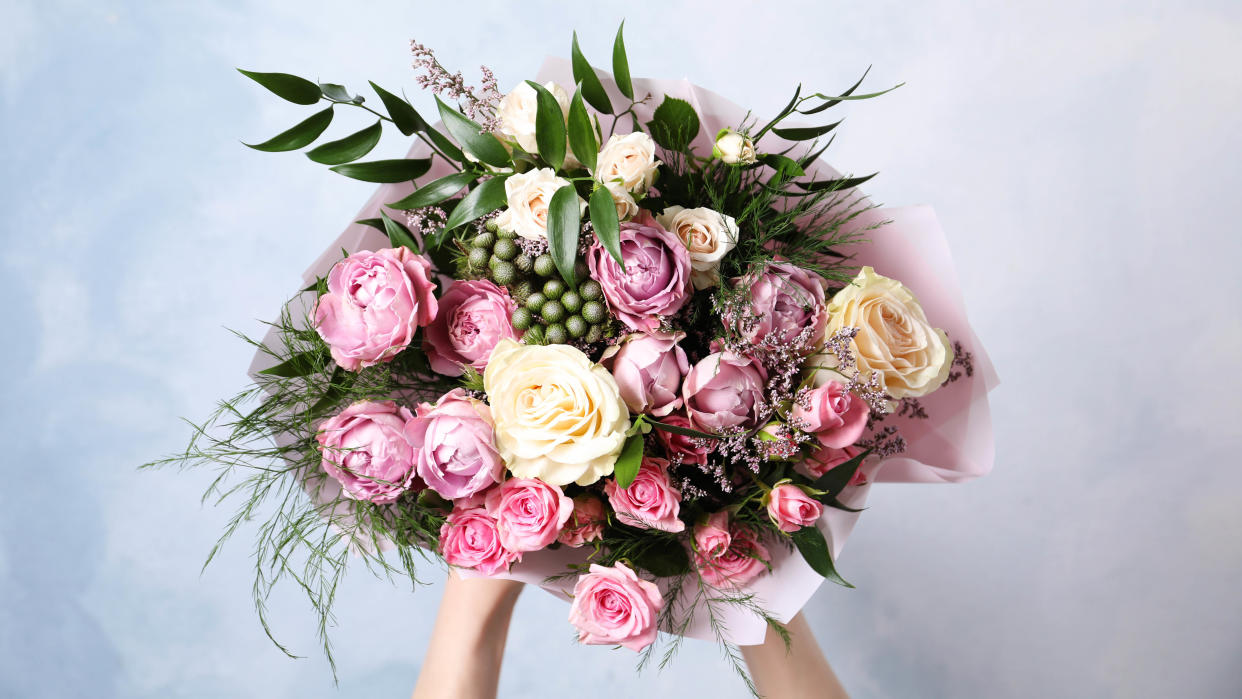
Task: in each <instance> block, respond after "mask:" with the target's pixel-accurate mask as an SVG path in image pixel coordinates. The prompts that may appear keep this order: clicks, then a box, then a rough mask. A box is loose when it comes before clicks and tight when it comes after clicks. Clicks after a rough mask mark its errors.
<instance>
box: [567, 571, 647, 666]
mask: <svg viewBox="0 0 1242 699" xmlns="http://www.w3.org/2000/svg"><path fill="white" fill-rule="evenodd" d="M663 608H664V596H663V595H661V594H660V588H658V587H656V586H655V583H652V582H649V581H647V580H643V579H641V578H639V577H638V575H637V574H635V573H634V571H633V570H632V569H631V568H629V567H628V566H626V565H625V564H624V563H617V564H615V565H613V566H612V567H604V566H601V565H598V564H595V563H592V564H591V568H590V572H588V573H587V574H585V575H582V576H580V577H579V578H578V583H577V584H576V585H574V601H573V605H572V606H570V608H569V621H570V623H572V624H573V625H574V626H575V627H576V628H577V629H578V642H579V643H584V644H587V645H603V646H611V645H622V646H625V647H626V648H629V649H630V650H633V651H640V650H642V649H644V648H646V647H647V646H649V645H651V644H652V643H654V642H655V639H656V630H657V629H656V625H657V621H658V620H659V615H660V610H661V609H663Z"/></svg>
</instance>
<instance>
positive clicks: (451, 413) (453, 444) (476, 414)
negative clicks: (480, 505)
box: [405, 388, 505, 500]
mask: <svg viewBox="0 0 1242 699" xmlns="http://www.w3.org/2000/svg"><path fill="white" fill-rule="evenodd" d="M405 437H406V439H407V440H409V442H410V446H411V447H413V449H414V467H415V469H416V470H417V472H418V476H419V478H422V479H423V481H424V482H426V483H427V487H429V488H431V489H432V490H434V491H436V492H437V493H439V494H440V495H441V496H443V497H445V498H447V499H449V500H457V499H459V498H464V497H467V496H469V495H472V494H474V493H477V492H479V491H481V490H483V489H485V488H487V487H489V486H491V485H494V484H496V483H499V482H500V481H501V479H502V478H503V477H504V471H505V465H504V462H503V461H501V459H500V454H499V453H497V452H496V445H495V442H494V440H493V435H492V412H491V409H490V408H488V407H487V404H486V403H484V402H482V401H479V400H475V399H474V398H471V397H470V396H468V395H466V391H465V390H464V389H461V388H455V389H453V390H451V391H449V392H448V393H445V394H444V395H443V396H441V397H440V400H438V401H436V404H435V405H428V404H427V403H423V404H422V405H420V406H418V411H417V413H416V415H415V416H414V418H413V419H412V420H410V421H409V422H407V423H405Z"/></svg>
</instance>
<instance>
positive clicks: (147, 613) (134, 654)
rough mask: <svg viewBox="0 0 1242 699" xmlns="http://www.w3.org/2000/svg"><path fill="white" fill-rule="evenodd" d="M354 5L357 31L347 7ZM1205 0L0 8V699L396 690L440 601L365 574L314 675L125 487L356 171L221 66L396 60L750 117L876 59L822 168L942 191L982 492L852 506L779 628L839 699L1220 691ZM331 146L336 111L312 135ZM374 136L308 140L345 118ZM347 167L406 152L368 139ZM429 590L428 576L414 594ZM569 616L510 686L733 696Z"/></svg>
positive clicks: (519, 645)
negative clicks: (986, 396) (825, 661)
mask: <svg viewBox="0 0 1242 699" xmlns="http://www.w3.org/2000/svg"><path fill="white" fill-rule="evenodd" d="M350 5H356V6H357V7H356V9H347V8H348V6H350ZM1240 9H1242V6H1239V5H1238V4H1237V3H1235V2H1227V1H1221V2H1215V3H1213V2H1177V3H1173V2H1134V1H1132V0H1131V1H1128V2H1113V1H1108V0H1090V1H1086V2H1082V1H1079V2H1061V1H1059V0H1052V1H1049V2H1026V1H1024V2H1018V3H960V2H953V1H952V0H940V1H937V2H908V1H904V0H903V1H890V0H873V1H871V2H865V3H858V2H837V1H833V2H822V3H821V2H815V3H810V2H808V3H805V4H804V5H802V6H800V5H798V4H796V3H789V2H773V1H767V2H762V3H743V2H728V3H726V2H714V3H706V2H705V3H699V4H695V3H688V2H660V3H624V4H615V3H614V4H612V5H608V6H606V7H601V6H600V4H599V3H585V2H576V3H565V4H563V5H562V4H557V3H550V2H521V3H484V2H459V3H424V2H417V3H416V2H372V3H365V4H364V3H340V2H326V1H309V0H298V1H296V2H294V1H275V0H272V1H266V2H259V1H255V2H239V1H236V0H232V1H229V2H212V3H208V2H203V3H197V4H193V3H182V2H160V3H156V2H148V3H140V2H109V1H108V0H96V1H93V2H66V1H63V0H59V1H47V0H0V97H2V103H3V107H2V111H0V126H2V127H3V128H0V134H2V136H0V138H2V139H3V141H2V142H3V149H2V150H0V160H2V162H3V166H2V167H3V170H2V172H3V175H2V176H0V211H2V212H3V214H0V215H2V216H3V220H4V222H5V224H4V228H3V230H4V240H3V245H2V246H0V263H2V269H3V290H4V294H3V299H4V301H3V309H4V310H3V328H4V330H3V336H4V340H3V343H2V345H0V347H2V349H0V352H2V353H3V354H2V359H3V363H2V364H0V366H3V373H2V376H3V386H4V388H3V396H4V400H3V403H2V404H0V430H2V431H3V437H4V449H3V454H4V456H3V457H2V458H0V461H2V462H3V465H4V475H5V478H4V480H3V483H2V485H0V535H2V537H3V538H2V541H0V599H2V600H3V602H2V603H0V696H4V697H112V696H124V697H161V698H163V697H265V698H266V697H307V696H337V695H339V696H346V697H382V696H393V697H399V696H406V695H407V694H408V692H409V690H410V688H411V687H412V686H413V683H414V679H415V677H416V675H417V672H418V666H419V662H420V659H421V657H422V654H423V652H424V650H425V644H426V639H427V635H428V633H429V628H430V621H431V619H432V615H433V614H434V611H435V608H436V602H437V599H438V596H439V589H438V587H437V586H431V587H428V588H424V589H420V590H418V591H417V592H416V593H413V594H411V593H410V592H409V590H408V589H406V588H402V587H399V586H392V585H390V584H388V583H385V582H380V581H376V580H373V579H371V578H369V577H368V576H367V575H366V574H365V573H364V572H360V571H359V572H356V574H355V575H353V576H352V577H350V578H349V580H348V583H347V585H346V588H345V589H344V590H343V591H342V594H341V596H340V599H341V603H340V605H339V609H338V614H339V620H340V623H339V626H338V627H337V629H336V630H335V639H336V642H337V644H338V647H339V649H340V661H341V684H340V689H339V692H337V691H334V690H333V689H332V687H331V684H330V682H331V680H330V676H329V673H328V671H327V668H326V664H325V663H324V661H323V660H322V658H321V657H320V656H319V655H318V654H317V652H316V648H315V641H314V638H313V631H312V628H311V624H310V612H309V610H308V609H307V608H306V607H305V605H304V603H303V602H302V600H301V598H300V596H299V595H298V594H297V593H296V592H295V591H294V590H293V589H288V588H286V589H285V590H284V591H283V592H281V593H278V594H277V596H276V598H275V603H274V617H275V624H276V627H277V629H278V631H279V632H280V633H281V634H282V635H283V636H282V637H283V638H284V639H285V640H286V641H287V642H288V643H289V644H290V645H291V646H292V647H293V648H295V649H297V650H299V651H301V652H303V653H304V654H306V655H308V656H309V657H308V659H306V660H301V661H292V660H286V659H285V658H283V656H282V655H281V654H280V653H279V652H278V651H277V650H276V649H275V648H274V647H273V646H272V645H271V644H270V643H269V642H268V641H267V640H266V638H265V637H264V635H263V632H262V630H261V629H260V627H259V625H258V623H257V621H256V619H255V617H254V614H253V612H252V610H251V608H250V603H249V584H250V572H249V564H250V560H249V557H248V553H249V550H248V548H247V546H246V541H245V538H244V533H243V537H242V538H241V539H239V540H238V541H237V543H236V545H234V546H232V547H230V548H228V549H226V550H225V553H224V554H223V556H222V558H220V560H219V561H218V563H217V564H213V566H212V567H211V568H209V569H208V570H207V571H206V572H205V573H203V574H202V575H200V574H199V565H200V563H201V562H202V559H203V556H204V554H205V553H206V552H207V550H208V548H209V547H210V545H211V543H212V541H213V540H214V537H215V536H216V534H217V532H218V531H219V530H220V528H221V526H222V525H223V523H224V520H225V517H226V515H227V512H226V511H225V510H221V509H213V508H210V507H200V506H199V504H198V495H199V493H200V492H201V491H202V489H203V488H204V486H205V485H206V483H207V481H208V478H209V476H208V474H206V473H185V474H179V473H175V472H161V473H144V474H139V473H137V472H136V471H135V466H136V465H137V464H139V463H141V462H143V461H144V460H146V459H148V458H151V457H154V456H157V455H160V454H164V453H167V452H170V451H172V450H174V449H176V448H177V447H179V446H180V445H182V444H183V442H184V439H185V437H186V436H187V430H186V428H185V427H184V426H183V425H182V424H181V423H179V422H178V420H177V418H176V416H179V415H185V416H187V417H191V418H200V417H201V416H203V415H205V414H206V412H207V411H208V410H209V408H210V406H211V405H212V402H213V400H214V399H216V398H219V397H222V396H224V395H226V394H229V393H231V392H232V391H234V390H236V389H238V388H240V387H241V386H242V384H243V383H244V381H245V376H244V369H245V367H246V364H247V361H248V360H249V356H250V351H249V349H248V348H247V347H246V346H245V345H243V344H242V343H240V342H239V341H236V340H235V339H234V338H232V337H231V336H230V335H229V334H228V333H227V332H225V330H224V329H223V327H224V326H229V327H232V328H236V329H238V330H241V331H244V332H247V333H251V334H254V333H258V332H259V331H260V329H261V326H260V323H259V320H258V319H266V318H268V317H270V316H271V315H272V314H273V312H274V311H275V309H276V308H277V307H278V305H279V304H280V302H281V301H282V300H283V299H284V298H285V296H286V295H287V294H288V293H289V292H290V291H291V290H293V289H294V288H296V285H297V284H298V280H299V277H298V275H299V274H300V273H301V272H302V270H303V268H304V267H305V266H306V265H307V264H309V263H310V261H311V260H312V258H313V256H314V255H316V254H318V252H319V251H320V250H322V249H323V248H324V246H325V245H326V244H327V243H328V242H329V241H331V240H332V239H333V238H334V237H335V236H336V235H337V233H338V232H339V230H340V229H341V227H342V226H343V225H344V224H345V223H346V222H347V221H348V220H350V217H351V216H352V215H353V214H354V212H355V211H356V210H357V208H358V207H359V206H360V205H361V204H362V202H363V201H364V200H365V199H366V198H367V196H368V195H369V194H370V192H371V190H372V187H371V186H370V185H366V184H362V183H356V182H352V181H349V180H346V179H344V178H341V177H338V176H336V175H333V174H332V173H330V172H327V171H326V170H325V169H324V168H322V167H320V166H318V165H315V164H313V163H310V162H309V161H307V160H306V159H305V158H303V157H302V156H301V155H298V154H283V155H269V154H263V153H258V152H254V151H251V150H248V149H246V148H244V147H243V146H241V145H240V144H239V143H238V141H239V140H241V139H245V140H249V141H252V142H253V141H255V140H260V139H263V138H266V137H267V136H269V135H271V134H273V133H276V132H277V131H280V130H282V129H284V128H285V127H287V126H289V125H290V124H292V123H293V122H294V121H296V120H298V119H300V118H301V117H302V116H303V115H304V114H306V113H307V111H308V109H307V108H300V107H297V106H294V105H290V104H285V103H282V102H280V101H279V100H277V99H275V98H274V97H272V96H271V95H269V94H267V93H265V92H264V91H263V90H262V89H261V88H259V87H257V86H256V85H254V84H252V83H250V82H249V81H247V80H245V79H244V78H242V77H241V76H239V75H238V74H237V73H236V72H234V71H233V67H234V66H241V67H246V68H251V69H258V70H279V71H288V72H292V73H297V74H302V75H307V76H310V77H318V78H321V79H324V80H333V81H338V82H344V83H345V84H347V85H349V86H351V87H355V88H357V87H360V86H364V85H365V82H364V81H365V80H366V79H368V78H370V79H374V80H376V81H377V82H379V83H380V84H382V85H385V86H388V87H390V88H391V89H398V88H401V87H404V88H405V89H406V90H407V92H409V93H410V94H411V95H418V96H417V98H416V99H417V102H416V103H417V105H418V106H419V107H420V108H423V109H424V111H425V113H426V112H430V111H432V110H431V109H430V108H429V104H430V100H429V98H428V97H427V96H425V95H422V94H421V93H418V92H417V90H416V88H415V87H414V85H413V80H412V75H411V72H410V70H409V67H408V65H409V59H408V54H407V41H408V40H409V39H410V38H414V37H417V38H418V39H420V40H421V41H423V42H424V43H427V44H429V45H431V46H433V47H435V48H436V49H437V50H438V52H439V55H440V57H441V59H442V60H443V62H444V63H445V64H446V65H448V66H453V67H460V68H461V69H463V70H464V71H465V72H466V74H467V75H468V76H469V77H470V78H471V79H472V80H473V79H475V77H476V76H477V73H475V72H474V71H475V67H476V66H477V65H478V64H479V63H483V62H486V63H487V64H489V65H491V66H494V67H495V68H496V71H497V74H498V75H499V77H500V78H501V83H502V87H503V88H506V89H507V88H509V87H511V86H512V85H514V84H516V83H517V82H518V81H519V80H520V79H523V78H525V77H528V76H531V75H533V73H534V72H535V70H536V69H537V68H538V67H539V64H540V62H541V60H542V57H543V56H544V55H545V54H557V55H564V54H566V53H567V52H568V47H569V34H570V31H571V29H573V28H577V29H578V31H579V34H580V36H581V38H582V43H583V46H584V47H585V50H586V52H587V54H588V55H589V56H590V57H592V58H594V59H595V60H596V61H597V62H598V63H600V64H601V65H604V64H606V62H607V61H606V57H607V56H608V50H609V47H610V45H611V36H612V33H613V31H614V30H615V27H616V24H617V22H618V21H619V19H620V18H621V13H622V11H623V12H624V14H625V15H626V16H627V25H626V27H627V37H628V43H629V47H630V56H631V63H632V65H633V69H634V72H635V74H637V75H651V76H661V77H688V78H690V79H691V80H693V81H695V82H697V83H699V84H701V85H704V86H706V87H708V88H711V89H714V90H716V91H719V92H721V93H722V94H724V95H726V96H729V97H731V98H733V99H735V100H736V101H739V102H745V103H747V104H748V105H749V106H751V107H753V108H754V110H755V111H756V112H757V113H758V114H760V115H768V114H771V113H772V112H773V111H774V110H776V109H778V108H779V107H780V106H781V105H782V104H783V102H784V101H785V100H786V99H787V98H788V93H789V90H790V89H792V87H793V85H794V84H795V83H797V82H799V81H801V82H803V83H805V84H807V85H808V86H813V87H815V88H817V89H821V90H834V89H840V88H842V87H844V86H846V85H848V84H850V82H852V80H853V79H854V78H855V77H856V76H857V75H858V74H859V73H860V72H861V71H862V70H863V69H864V68H865V67H866V66H867V65H868V64H874V68H873V70H872V79H871V81H870V84H871V85H872V86H876V87H881V86H887V85H889V84H891V83H894V82H898V81H906V82H907V83H908V84H907V85H906V86H905V87H903V88H902V89H900V90H898V91H897V92H895V93H893V94H892V95H889V96H887V97H885V98H883V99H881V100H877V101H872V102H867V103H862V104H856V105H851V106H849V107H848V110H847V112H848V114H849V115H850V118H849V120H848V121H847V122H846V124H845V126H843V127H842V129H841V133H840V138H838V145H835V146H834V147H833V153H832V154H830V155H831V160H832V162H833V163H835V164H836V165H837V166H838V167H840V168H842V169H845V170H850V171H855V172H862V171H870V170H872V169H878V170H880V171H881V173H882V174H881V176H880V177H879V178H877V179H876V180H874V181H873V183H872V184H870V185H869V186H868V189H869V191H870V192H871V193H872V194H873V195H874V196H875V197H877V198H878V199H880V200H882V201H885V202H888V203H890V204H912V203H923V202H929V203H933V204H935V205H936V208H937V210H938V212H939V214H940V217H941V219H942V221H943V223H944V226H945V228H946V230H947V232H948V234H949V237H950V242H951V245H952V248H953V251H954V254H955V256H956V260H957V265H958V269H959V271H960V273H961V276H962V283H963V285H964V289H965V293H966V298H967V302H968V306H969V309H970V311H971V314H972V319H973V321H974V324H975V327H976V329H977V330H978V333H979V335H980V336H981V337H982V338H983V339H984V341H985V342H986V343H987V346H988V348H989V349H990V351H991V353H992V356H993V358H994V360H995V362H996V365H997V367H998V368H999V370H1000V373H1001V376H1002V379H1003V384H1002V386H1001V388H1000V389H999V390H998V391H997V392H996V393H994V394H993V399H994V410H995V418H996V433H997V442H998V449H997V465H996V471H995V473H994V474H992V475H991V476H989V477H987V478H985V479H982V480H980V481H977V482H974V483H971V484H968V485H964V486H955V487H940V486H935V487H933V486H882V487H879V488H876V489H875V490H874V491H873V498H872V501H871V505H872V508H871V510H870V511H869V512H868V513H867V514H866V515H865V516H864V517H863V518H862V521H861V524H860V525H859V527H858V529H857V531H856V533H855V535H854V538H853V539H852V540H851V541H850V544H849V546H848V547H847V549H846V552H845V554H844V555H843V557H842V560H841V561H840V565H841V568H842V569H843V571H844V572H845V574H846V575H847V577H849V578H850V579H851V580H852V581H853V582H855V583H856V584H857V585H858V589H857V590H853V591H850V590H843V589H839V588H836V587H833V586H831V585H826V586H824V588H823V589H822V590H821V591H820V593H819V594H818V595H817V596H816V597H815V599H814V600H813V601H812V603H811V605H810V607H809V610H808V614H809V615H810V617H811V619H812V621H813V624H814V627H815V629H816V632H817V635H818V636H819V638H820V640H821V642H822V644H823V645H824V647H825V649H826V651H827V654H828V657H829V658H830V660H831V661H832V663H833V664H834V666H835V667H836V669H837V671H838V672H839V673H840V675H841V677H842V678H843V680H844V682H845V684H846V685H847V686H848V687H849V688H850V689H851V690H852V691H853V692H854V693H855V695H856V696H859V697H882V696H921V697H934V696H946V697H947V696H952V697H985V696H986V697H1048V696H1055V697H1077V696H1093V697H1109V696H1125V697H1130V696H1135V697H1165V696H1198V697H1223V696H1239V695H1242V671H1239V669H1238V667H1237V661H1238V659H1239V658H1240V657H1242V623H1240V622H1242V602H1240V601H1239V583H1242V477H1240V475H1239V466H1240V464H1239V459H1238V454H1239V446H1242V445H1240V439H1239V428H1238V417H1237V407H1236V406H1237V405H1238V396H1239V393H1240V392H1242V381H1239V372H1240V371H1242V369H1240V368H1239V364H1240V362H1239V360H1240V359H1242V321H1240V318H1242V313H1240V312H1239V307H1238V303H1239V301H1240V300H1242V285H1240V283H1239V277H1238V272H1237V265H1238V260H1239V259H1242V243H1240V242H1239V241H1240V240H1242V230H1240V226H1239V224H1238V220H1239V213H1240V212H1239V204H1238V202H1239V191H1242V176H1240V174H1239V155H1240V149H1239V145H1240V143H1239V141H1240V136H1239V129H1238V128H1237V127H1238V123H1239V120H1240V118H1242V72H1239V70H1238V66H1239V63H1240V62H1242V52H1240V51H1239V48H1238V47H1239V45H1240V43H1242V11H1240ZM342 121H344V120H342ZM365 123H366V122H365V120H364V119H363V118H362V115H361V114H359V115H357V116H356V117H355V118H354V120H353V121H351V122H349V123H348V124H346V123H342V124H337V125H335V126H334V127H333V128H334V131H333V133H337V134H340V133H345V132H347V130H353V129H349V128H348V127H350V126H353V127H354V128H360V127H361V126H362V125H364V124H365ZM388 138H389V140H387V141H386V142H385V143H383V144H381V150H380V151H379V152H377V155H384V156H385V157H391V156H395V155H397V154H398V153H400V152H401V151H402V150H403V148H404V146H403V145H401V144H399V143H398V141H397V140H395V139H392V138H391V137H388ZM432 577H438V574H436V573H434V572H433V574H432ZM565 614H566V607H565V606H564V605H563V604H562V603H561V602H559V601H556V600H554V599H552V598H551V597H550V596H547V595H544V594H541V593H528V594H527V595H525V596H524V598H523V599H522V601H521V603H520V604H519V606H518V612H517V618H516V620H515V625H514V626H515V628H514V632H513V634H512V636H511V638H510V651H509V654H508V657H507V664H506V668H505V673H504V677H503V680H502V692H501V695H502V696H506V697H536V696H541V697H542V696H549V697H561V696H564V697H571V696H583V695H590V696H600V697H632V696H650V697H664V696H678V695H684V696H722V697H740V696H743V693H742V691H741V688H740V685H739V684H738V682H737V681H736V679H735V678H733V677H731V676H730V675H729V673H728V672H727V670H726V669H725V666H724V665H723V664H722V663H721V662H720V660H719V659H718V656H717V653H716V650H715V648H714V647H713V646H711V645H710V644H706V643H691V644H689V645H688V646H687V647H686V649H685V651H684V652H683V654H682V656H681V657H680V658H679V661H678V662H677V663H676V664H675V665H674V666H673V667H672V669H670V670H668V671H665V672H664V673H662V674H657V673H655V672H648V673H645V674H644V675H642V676H635V674H634V672H633V657H632V656H631V654H629V653H628V652H617V651H609V650H607V649H604V648H588V647H579V646H577V645H576V644H575V643H574V641H573V634H572V630H571V628H570V627H569V626H568V624H566V623H565Z"/></svg>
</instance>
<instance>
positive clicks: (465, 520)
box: [440, 507, 522, 575]
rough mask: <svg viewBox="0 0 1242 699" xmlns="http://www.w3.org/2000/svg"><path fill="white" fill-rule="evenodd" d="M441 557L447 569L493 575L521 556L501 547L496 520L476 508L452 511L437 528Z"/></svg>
mask: <svg viewBox="0 0 1242 699" xmlns="http://www.w3.org/2000/svg"><path fill="white" fill-rule="evenodd" d="M440 555H442V556H444V560H445V561H446V562H447V563H449V564H450V565H455V566H460V567H462V568H473V569H475V570H477V571H479V572H480V573H482V574H484V575H495V574H496V573H499V572H501V571H505V570H508V569H509V565H510V564H512V563H513V562H514V561H520V560H522V554H520V553H515V552H513V551H510V550H509V549H507V548H505V547H504V545H503V544H501V543H500V532H499V531H498V530H497V528H496V520H495V518H493V517H492V516H491V515H489V514H487V511H486V510H484V509H482V508H479V507H475V508H470V509H462V508H455V509H454V510H453V513H452V514H450V515H449V516H448V519H446V520H444V524H442V525H440Z"/></svg>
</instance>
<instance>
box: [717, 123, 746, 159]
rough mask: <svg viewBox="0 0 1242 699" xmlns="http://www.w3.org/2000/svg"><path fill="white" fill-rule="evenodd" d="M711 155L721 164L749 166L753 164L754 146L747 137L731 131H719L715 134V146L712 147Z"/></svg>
mask: <svg viewBox="0 0 1242 699" xmlns="http://www.w3.org/2000/svg"><path fill="white" fill-rule="evenodd" d="M712 155H713V156H715V157H716V158H717V159H719V160H720V162H722V163H727V164H729V165H733V164H736V163H742V164H743V165H750V164H751V163H753V162H755V144H754V142H752V141H751V140H750V138H749V137H747V136H744V135H743V134H740V133H738V132H736V131H734V130H733V129H721V130H720V133H718V134H716V144H715V145H714V146H712Z"/></svg>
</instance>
